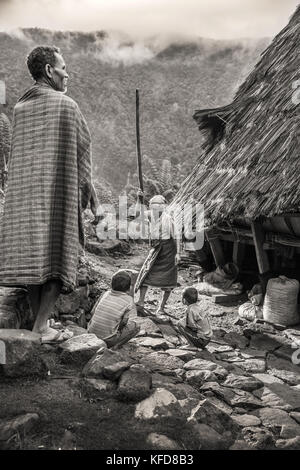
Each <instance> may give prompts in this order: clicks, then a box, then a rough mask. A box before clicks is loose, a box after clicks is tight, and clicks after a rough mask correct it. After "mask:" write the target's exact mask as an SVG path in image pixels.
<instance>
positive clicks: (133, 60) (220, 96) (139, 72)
mask: <svg viewBox="0 0 300 470" xmlns="http://www.w3.org/2000/svg"><path fill="white" fill-rule="evenodd" d="M269 42H270V40H269V39H267V38H264V39H259V40H257V39H251V40H246V39H243V40H242V39H241V40H232V41H228V40H226V41H218V40H212V39H204V38H196V39H193V40H191V39H187V38H176V37H172V38H170V37H152V38H149V39H147V40H144V41H143V42H133V41H132V40H130V38H128V37H126V36H125V35H121V34H120V33H116V32H111V33H109V34H108V33H106V32H102V31H98V32H93V33H82V32H59V31H58V32H53V31H49V30H43V29H37V28H33V29H22V30H16V31H14V32H11V33H4V32H3V33H0V80H4V81H5V83H6V90H7V106H6V108H5V112H6V113H7V114H8V116H9V118H10V119H11V118H12V110H13V107H14V105H15V103H16V101H17V99H18V98H19V97H20V96H21V94H22V93H23V91H24V90H26V88H28V87H29V86H30V85H31V84H32V81H31V78H30V76H29V74H28V71H27V67H26V64H25V60H26V55H27V54H28V53H29V52H30V50H31V49H32V48H33V47H35V46H36V45H42V44H54V45H56V46H58V47H60V48H61V51H62V53H63V56H64V59H65V61H66V63H67V69H68V73H69V75H70V80H69V86H68V95H69V96H71V97H72V98H74V99H75V100H76V101H77V102H78V104H79V106H80V108H81V110H82V112H83V114H84V115H85V117H86V119H87V122H88V125H89V127H90V130H91V134H92V140H93V162H94V176H95V177H96V178H97V177H99V178H100V177H104V178H105V179H107V180H108V181H109V182H110V183H111V184H112V185H113V186H114V188H115V189H116V190H120V189H121V188H122V187H123V186H124V185H125V184H126V180H127V176H128V172H129V171H130V172H131V174H133V173H134V172H135V169H136V150H135V148H136V147H135V145H136V144H135V90H136V88H139V90H140V115H141V116H140V123H141V146H142V153H143V154H146V155H147V156H148V157H150V158H151V159H153V160H155V161H156V162H158V164H159V162H160V161H162V160H163V159H168V160H169V161H171V163H172V165H181V166H182V174H183V175H184V174H186V173H187V172H188V171H189V169H191V168H192V166H193V164H194V162H195V160H196V159H197V157H198V156H199V154H200V152H201V148H200V147H201V136H200V133H199V132H198V130H197V126H196V124H195V122H194V121H193V119H192V115H193V113H194V111H195V109H201V108H207V107H216V106H221V105H225V104H227V103H229V102H230V101H231V100H232V98H233V96H234V93H235V91H236V89H237V87H238V85H239V84H240V83H241V82H242V81H243V79H244V78H245V76H246V75H247V74H248V73H249V71H250V70H251V68H252V67H253V65H254V64H255V63H256V62H257V61H258V60H259V56H260V53H261V52H262V51H263V50H264V49H265V47H266V46H267V45H268V44H269Z"/></svg>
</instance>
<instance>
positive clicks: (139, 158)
mask: <svg viewBox="0 0 300 470" xmlns="http://www.w3.org/2000/svg"><path fill="white" fill-rule="evenodd" d="M135 104H136V150H137V162H138V174H139V183H140V189H141V191H143V192H144V183H143V171H142V154H141V138H140V96H139V90H138V89H136V90H135ZM141 202H143V201H141Z"/></svg>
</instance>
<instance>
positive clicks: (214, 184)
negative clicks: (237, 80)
mask: <svg viewBox="0 0 300 470" xmlns="http://www.w3.org/2000/svg"><path fill="white" fill-rule="evenodd" d="M299 79H300V6H299V7H298V8H297V10H296V12H295V13H294V15H293V16H292V18H291V20H290V22H289V24H288V25H287V26H286V27H285V28H284V29H283V30H282V31H281V32H280V33H279V34H278V35H277V36H276V37H275V39H274V40H273V42H272V43H271V45H270V46H269V47H268V48H267V49H266V51H265V52H264V53H263V54H262V57H261V60H260V62H259V63H258V64H257V65H256V67H255V69H254V70H253V72H252V73H251V74H250V75H249V76H248V78H247V79H246V81H245V82H244V83H243V85H242V86H241V87H240V88H239V90H238V92H237V94H236V96H235V98H234V101H233V102H232V103H231V104H230V105H228V106H225V107H223V108H219V109H212V110H202V111H196V112H195V114H194V119H195V120H196V122H197V124H198V127H199V129H200V131H201V132H203V131H205V132H206V134H207V136H208V138H207V145H206V148H205V149H204V151H203V154H202V155H201V156H200V158H199V161H198V163H197V164H196V166H195V168H194V170H193V172H192V173H191V174H190V175H189V177H188V178H187V179H186V180H185V181H184V183H183V185H182V187H181V189H180V190H179V192H178V193H177V195H176V197H175V200H174V204H181V205H182V204H184V203H185V202H187V201H189V200H190V199H191V196H193V198H194V200H195V201H197V202H200V203H203V204H204V209H205V217H206V223H207V224H208V225H209V224H215V223H219V222H222V221H225V220H227V221H230V220H231V221H232V220H236V219H237V218H239V217H241V216H242V217H247V218H250V219H256V218H258V217H261V216H263V217H267V218H270V217H272V216H275V215H280V214H284V213H287V212H288V213H296V212H299V213H300V106H299V104H297V103H299V102H300V99H297V93H298V97H299V96H300V93H299V89H298V91H297V89H296V87H297V86H298V87H300V81H299V82H297V80H299Z"/></svg>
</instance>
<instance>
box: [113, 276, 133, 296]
mask: <svg viewBox="0 0 300 470" xmlns="http://www.w3.org/2000/svg"><path fill="white" fill-rule="evenodd" d="M130 285H131V277H130V275H129V274H128V273H127V272H126V271H118V272H116V273H115V274H114V275H113V277H112V278H111V288H112V289H113V290H116V291H119V292H127V291H128V290H129V289H130Z"/></svg>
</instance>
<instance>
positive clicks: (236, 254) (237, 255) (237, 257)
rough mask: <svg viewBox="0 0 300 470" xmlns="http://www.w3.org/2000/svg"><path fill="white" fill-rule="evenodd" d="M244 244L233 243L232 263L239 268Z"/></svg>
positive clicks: (243, 254)
mask: <svg viewBox="0 0 300 470" xmlns="http://www.w3.org/2000/svg"><path fill="white" fill-rule="evenodd" d="M245 248H246V247H245V244H244V243H240V242H233V252H232V261H233V262H234V264H236V265H237V266H238V267H239V268H241V267H242V264H243V260H244V256H245Z"/></svg>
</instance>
